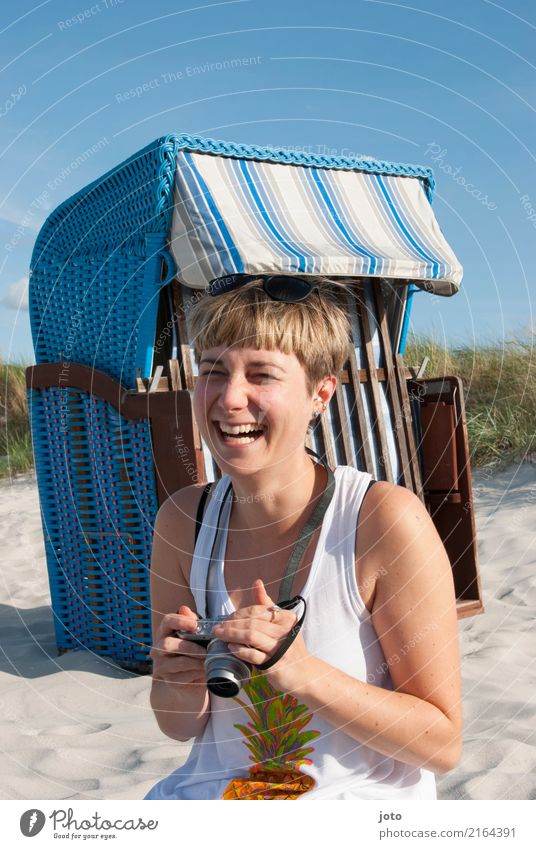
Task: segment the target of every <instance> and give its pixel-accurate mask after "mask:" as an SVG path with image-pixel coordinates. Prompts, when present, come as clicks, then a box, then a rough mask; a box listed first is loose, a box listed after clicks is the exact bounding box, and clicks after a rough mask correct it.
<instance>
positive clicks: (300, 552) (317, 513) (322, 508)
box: [277, 464, 335, 607]
mask: <svg viewBox="0 0 536 849" xmlns="http://www.w3.org/2000/svg"><path fill="white" fill-rule="evenodd" d="M324 468H325V469H326V472H327V475H328V482H327V484H326V488H325V490H324V492H323V493H322V495H321V497H320V500H319V501H318V504H317V505H316V507H315V509H314V510H313V512H312V513H311V515H310V516H309V518H308V520H307V522H306V523H305V527H304V528H303V530H302V532H301V535H300V537H299V539H298V541H297V542H296V545H295V546H294V549H293V551H292V554H291V555H290V557H289V560H288V563H287V567H286V569H285V574H284V575H283V578H282V579H281V583H280V585H279V600H278V602H277V603H278V605H279V606H280V607H281V599H285V598H288V597H289V595H290V591H291V589H292V584H293V581H294V576H295V575H296V572H297V571H298V569H299V567H300V566H301V564H302V561H303V556H304V554H305V550H306V548H307V545H308V543H309V540H310V537H311V535H312V534H313V533H314V532H315V531H316V529H317V528H318V527H319V526H320V525H321V524H322V520H323V518H324V514H325V512H326V510H327V509H328V507H329V505H330V504H331V499H332V498H333V493H334V491H335V475H334V474H333V472H332V471H331V469H330V467H329V466H328V465H327V464H324Z"/></svg>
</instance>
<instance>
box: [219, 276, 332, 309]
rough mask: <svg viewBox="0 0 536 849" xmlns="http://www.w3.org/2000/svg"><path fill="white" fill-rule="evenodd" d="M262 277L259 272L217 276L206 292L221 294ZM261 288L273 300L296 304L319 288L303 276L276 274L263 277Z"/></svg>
mask: <svg viewBox="0 0 536 849" xmlns="http://www.w3.org/2000/svg"><path fill="white" fill-rule="evenodd" d="M259 277H262V275H260V274H229V275H228V276H227V277H217V278H216V279H215V280H212V281H211V283H210V284H209V287H208V294H209V295H212V297H216V296H217V295H223V294H224V293H225V292H232V291H233V290H234V289H239V288H240V287H241V286H245V285H246V283H250V282H251V281H252V280H258V279H259ZM262 288H263V289H264V291H265V292H266V294H267V295H268V297H270V298H272V300H274V301H283V302H284V303H286V304H296V303H298V302H299V301H304V300H305V299H306V298H308V297H309V295H310V294H311V293H312V292H314V291H315V289H316V290H317V291H319V290H320V287H319V286H317V285H316V284H315V283H310V282H309V281H308V280H305V278H303V277H291V276H289V275H284V274H277V275H271V276H269V277H264V278H263V283H262Z"/></svg>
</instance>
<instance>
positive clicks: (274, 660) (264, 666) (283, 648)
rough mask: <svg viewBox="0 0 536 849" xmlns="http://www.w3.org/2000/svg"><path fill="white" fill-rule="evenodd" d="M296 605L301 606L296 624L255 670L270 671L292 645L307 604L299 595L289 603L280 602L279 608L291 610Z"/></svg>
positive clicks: (301, 623)
mask: <svg viewBox="0 0 536 849" xmlns="http://www.w3.org/2000/svg"><path fill="white" fill-rule="evenodd" d="M298 604H303V612H302V615H301V616H300V618H299V619H298V620H297V622H296V623H295V624H294V625H293V626H292V628H291V629H290V631H289V632H288V634H287V636H286V637H285V639H284V640H282V641H281V644H280V645H279V648H278V649H277V651H275V652H274V653H273V655H272V656H271V657H270V658H268V660H265V661H264V663H257V664H256V665H255V668H256V669H261V670H265V669H270V667H271V666H273V665H274V664H275V663H277V661H278V660H280V658H282V657H283V655H284V654H285V652H286V651H287V649H288V648H289V647H290V646H291V645H292V643H293V642H294V640H295V639H296V637H297V636H298V634H299V633H300V630H301V626H302V625H303V620H304V619H305V613H306V611H307V604H306V603H305V599H304V598H302V596H301V595H295V596H294V598H291V599H290V601H280V602H279V605H278V606H279V607H281V608H283V610H292V608H293V607H297V606H298Z"/></svg>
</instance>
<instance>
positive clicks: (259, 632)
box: [213, 578, 311, 693]
mask: <svg viewBox="0 0 536 849" xmlns="http://www.w3.org/2000/svg"><path fill="white" fill-rule="evenodd" d="M253 599H254V604H252V605H251V606H250V607H242V608H240V609H239V610H237V611H235V612H234V613H232V614H231V615H230V616H229V617H228V618H227V619H226V620H225V621H224V622H222V623H220V624H219V625H217V626H216V627H215V628H214V629H213V634H214V636H215V637H217V638H218V639H220V640H223V641H224V642H226V643H227V645H228V647H229V651H231V652H232V653H233V654H234V655H235V657H238V658H240V660H243V661H245V663H249V664H251V665H252V666H256V665H258V664H259V663H265V662H266V661H267V660H269V659H270V658H271V657H272V656H273V655H274V654H275V652H276V650H277V649H278V647H279V646H280V644H281V641H282V640H284V639H285V637H286V636H287V635H288V633H289V631H290V630H291V629H292V628H293V627H294V625H295V624H296V619H297V617H296V614H295V613H293V612H292V611H291V610H275V611H273V610H271V608H272V607H273V605H274V604H275V602H273V601H272V599H271V598H270V596H269V595H268V593H267V592H266V589H265V586H264V584H263V582H262V581H261V580H260V578H259V579H258V580H256V581H255V583H254V585H253ZM310 657H311V656H310V654H309V652H308V651H307V648H306V646H305V642H304V640H303V637H302V635H301V633H300V634H298V636H297V637H296V638H295V639H294V641H293V642H292V644H291V645H290V646H289V647H288V649H287V651H286V652H285V654H284V655H283V657H281V658H280V659H279V660H278V661H277V663H275V664H274V665H273V666H271V667H270V668H269V669H267V670H266V671H265V674H266V676H267V678H268V680H269V681H270V683H271V684H272V686H273V687H276V688H277V689H279V690H282V691H283V692H286V693H291V692H292V689H293V687H295V686H297V682H298V679H299V678H302V677H303V674H304V669H305V661H307V660H308V659H309V658H310Z"/></svg>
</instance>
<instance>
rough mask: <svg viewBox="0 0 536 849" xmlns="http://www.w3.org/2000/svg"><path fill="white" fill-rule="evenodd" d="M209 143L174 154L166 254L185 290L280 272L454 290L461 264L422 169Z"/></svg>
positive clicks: (442, 291)
mask: <svg viewBox="0 0 536 849" xmlns="http://www.w3.org/2000/svg"><path fill="white" fill-rule="evenodd" d="M214 144H215V145H216V148H215V151H214V152H212V151H211V150H210V149H209V150H208V151H202V152H200V151H196V150H192V149H187V148H184V149H182V150H178V151H177V153H176V170H175V186H174V209H173V216H172V221H171V231H170V249H171V252H172V254H173V257H174V259H175V262H176V264H177V271H178V276H179V277H180V279H181V281H182V282H183V283H185V284H186V285H188V286H191V287H194V288H205V287H206V286H207V285H208V283H210V281H211V280H213V279H215V278H217V277H222V276H226V275H228V274H237V273H247V274H274V273H276V274H277V273H281V274H300V275H319V274H321V275H327V276H340V277H378V278H390V279H398V280H405V281H407V282H408V283H409V282H412V283H414V284H416V285H417V286H419V287H422V288H425V289H426V290H427V291H430V292H432V293H434V294H437V295H452V294H454V293H455V292H456V291H457V290H458V288H459V285H460V282H461V279H462V267H461V265H460V263H459V261H458V260H457V258H456V256H455V254H454V252H453V251H452V249H451V248H450V246H449V245H448V243H447V241H446V240H445V238H444V236H443V234H442V232H441V230H440V227H439V225H438V223H437V220H436V218H435V215H434V212H433V210H432V206H431V198H432V192H433V187H434V182H433V174H432V172H431V170H430V169H427V168H422V167H419V166H413V165H402V164H394V163H386V162H377V161H375V160H373V159H362V160H356V159H345V158H342V157H338V158H335V157H326V156H314V155H307V154H299V153H295V152H293V153H289V152H286V151H276V150H270V149H269V148H250V147H248V146H245V145H240V146H237V145H227V146H226V145H225V144H224V143H214ZM237 147H240V150H239V151H238V150H237V149H236V148H237Z"/></svg>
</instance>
